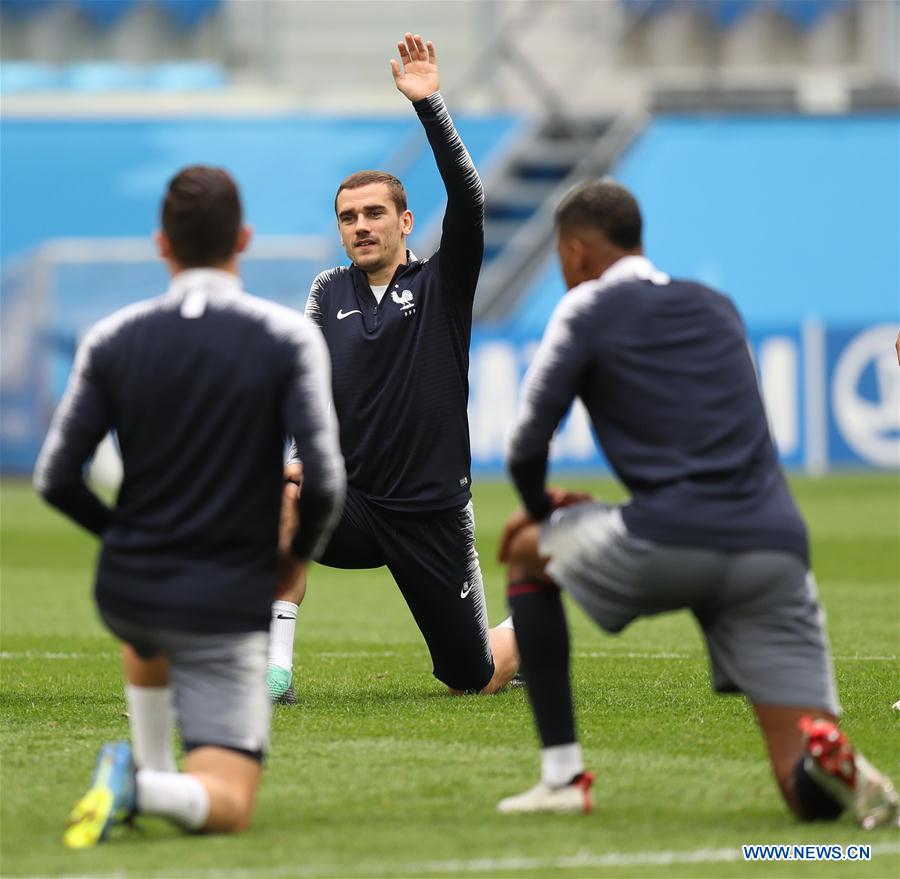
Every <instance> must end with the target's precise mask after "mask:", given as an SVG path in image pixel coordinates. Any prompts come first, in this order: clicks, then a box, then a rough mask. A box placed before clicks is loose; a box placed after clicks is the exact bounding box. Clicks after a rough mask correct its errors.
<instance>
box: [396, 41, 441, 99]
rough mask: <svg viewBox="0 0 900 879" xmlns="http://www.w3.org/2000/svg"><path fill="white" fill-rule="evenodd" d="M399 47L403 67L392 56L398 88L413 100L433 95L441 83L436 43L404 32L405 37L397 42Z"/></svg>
mask: <svg viewBox="0 0 900 879" xmlns="http://www.w3.org/2000/svg"><path fill="white" fill-rule="evenodd" d="M397 49H398V50H399V51H400V61H401V62H402V63H403V67H402V68H401V67H400V64H398V63H397V61H396V60H394V59H393V58H391V72H392V73H393V74H394V82H395V83H396V84H397V88H398V89H399V90H400V91H401V92H403V94H404V95H406V97H407V98H409V99H410V100H411V101H420V100H421V99H422V98H427V97H428V96H429V95H433V94H434V93H435V92H436V91H437V90H438V89H439V88H440V85H441V81H440V77H439V76H438V67H437V53H436V52H435V51H434V43H432V42H431V40H429V41H428V42H427V43H426V42H425V40H423V39H422V37H420V36H419V35H418V34H416V35H415V36H413V35H412V34H404V37H403V39H402V40H401V41H400V42H398V43H397Z"/></svg>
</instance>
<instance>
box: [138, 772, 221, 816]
mask: <svg viewBox="0 0 900 879" xmlns="http://www.w3.org/2000/svg"><path fill="white" fill-rule="evenodd" d="M137 809H138V812H140V813H141V814H143V815H161V816H162V817H163V818H168V819H169V820H170V821H174V822H175V823H176V824H180V825H181V826H182V827H185V828H187V829H188V830H199V829H200V828H201V827H203V825H204V824H206V819H207V816H208V815H209V794H208V793H207V792H206V788H205V787H204V786H203V785H202V784H201V783H200V782H199V781H198V780H197V779H196V778H194V776H193V775H187V774H186V773H183V772H157V771H156V770H155V769H139V770H138V772H137Z"/></svg>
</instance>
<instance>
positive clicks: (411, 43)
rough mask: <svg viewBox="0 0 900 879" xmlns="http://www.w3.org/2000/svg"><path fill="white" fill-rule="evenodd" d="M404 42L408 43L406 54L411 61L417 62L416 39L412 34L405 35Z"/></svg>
mask: <svg viewBox="0 0 900 879" xmlns="http://www.w3.org/2000/svg"><path fill="white" fill-rule="evenodd" d="M403 40H404V42H405V43H406V54H407V55H408V56H409V60H410V61H415V60H416V55H417V54H418V51H417V50H416V40H415V37H413V35H412V34H405V35H404V37H403Z"/></svg>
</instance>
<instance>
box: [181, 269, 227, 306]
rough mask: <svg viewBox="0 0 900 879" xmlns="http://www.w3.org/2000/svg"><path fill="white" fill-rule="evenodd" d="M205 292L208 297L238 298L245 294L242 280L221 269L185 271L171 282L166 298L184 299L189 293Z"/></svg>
mask: <svg viewBox="0 0 900 879" xmlns="http://www.w3.org/2000/svg"><path fill="white" fill-rule="evenodd" d="M196 290H203V291H204V292H205V293H206V294H207V295H215V296H237V295H240V294H241V293H243V285H242V283H241V279H240V278H239V277H238V276H237V275H233V274H231V272H223V271H221V270H219V269H185V270H184V271H182V272H179V273H178V274H177V275H175V276H174V277H173V278H172V280H171V281H170V282H169V289H168V290H167V291H166V296H169V297H171V298H173V299H183V298H184V297H186V296H187V295H188V294H189V293H192V292H194V291H196Z"/></svg>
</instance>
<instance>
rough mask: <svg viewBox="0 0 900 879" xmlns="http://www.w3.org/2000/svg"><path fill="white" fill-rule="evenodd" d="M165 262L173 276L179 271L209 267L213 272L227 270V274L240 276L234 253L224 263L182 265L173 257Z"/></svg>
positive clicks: (179, 272)
mask: <svg viewBox="0 0 900 879" xmlns="http://www.w3.org/2000/svg"><path fill="white" fill-rule="evenodd" d="M166 263H167V265H168V267H169V274H170V275H171V276H172V277H173V278H174V277H175V275H178V274H181V272H188V271H191V270H192V269H209V270H211V271H215V272H228V274H229V275H235V276H236V277H240V272H239V271H238V260H237V255H236V254H235V255H234V256H233V257H231V259H229V260H227V261H226V262H224V263H221V264H219V265H215V266H183V265H181V264H180V263H177V262H175V260H173V259H167V260H166Z"/></svg>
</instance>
